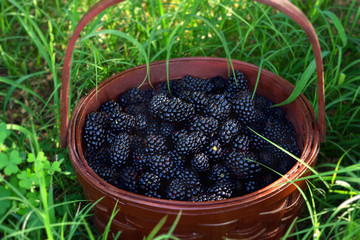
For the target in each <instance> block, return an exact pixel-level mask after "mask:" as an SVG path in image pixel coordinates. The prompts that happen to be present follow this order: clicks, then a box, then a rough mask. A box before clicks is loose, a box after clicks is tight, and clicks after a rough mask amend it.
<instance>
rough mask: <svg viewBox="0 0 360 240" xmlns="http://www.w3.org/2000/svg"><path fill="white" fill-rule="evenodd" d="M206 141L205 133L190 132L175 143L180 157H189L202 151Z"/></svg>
mask: <svg viewBox="0 0 360 240" xmlns="http://www.w3.org/2000/svg"><path fill="white" fill-rule="evenodd" d="M205 140H206V136H205V135H204V133H203V132H190V133H189V134H186V133H185V134H183V135H181V136H179V137H178V138H177V140H176V142H175V143H174V146H175V150H176V151H177V152H178V153H179V154H180V155H189V154H192V153H196V152H198V151H200V150H201V148H202V146H203V145H204V143H205Z"/></svg>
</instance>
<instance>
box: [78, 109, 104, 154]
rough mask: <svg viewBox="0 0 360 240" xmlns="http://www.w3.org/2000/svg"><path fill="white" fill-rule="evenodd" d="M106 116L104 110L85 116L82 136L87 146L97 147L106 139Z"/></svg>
mask: <svg viewBox="0 0 360 240" xmlns="http://www.w3.org/2000/svg"><path fill="white" fill-rule="evenodd" d="M106 127H107V116H106V114H105V113H104V112H93V113H89V114H88V115H87V116H86V121H85V126H84V128H83V130H84V133H83V138H84V140H85V144H86V146H87V147H88V148H94V149H98V148H100V147H101V146H102V145H103V143H104V142H105V140H106V132H107V131H106Z"/></svg>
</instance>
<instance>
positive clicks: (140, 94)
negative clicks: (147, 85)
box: [119, 88, 145, 107]
mask: <svg viewBox="0 0 360 240" xmlns="http://www.w3.org/2000/svg"><path fill="white" fill-rule="evenodd" d="M144 99H145V93H144V91H143V90H141V89H139V88H130V89H129V90H127V91H126V92H124V93H123V94H122V95H121V96H120V97H119V103H120V105H121V106H123V107H126V106H129V105H132V104H139V103H142V102H144Z"/></svg>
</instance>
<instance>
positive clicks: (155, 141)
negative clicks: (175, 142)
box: [145, 134, 167, 155]
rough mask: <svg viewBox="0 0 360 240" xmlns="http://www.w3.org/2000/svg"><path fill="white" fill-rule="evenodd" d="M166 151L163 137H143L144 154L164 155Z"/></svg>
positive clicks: (151, 135) (153, 135)
mask: <svg viewBox="0 0 360 240" xmlns="http://www.w3.org/2000/svg"><path fill="white" fill-rule="evenodd" d="M166 151H167V143H166V139H165V137H163V136H161V135H155V134H150V135H147V136H146V137H145V152H146V153H148V154H150V155H154V154H164V153H165V152H166Z"/></svg>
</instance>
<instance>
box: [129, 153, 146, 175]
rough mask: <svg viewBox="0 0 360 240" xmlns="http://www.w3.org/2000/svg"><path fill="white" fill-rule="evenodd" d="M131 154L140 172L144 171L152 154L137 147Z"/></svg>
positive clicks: (134, 164)
mask: <svg viewBox="0 0 360 240" xmlns="http://www.w3.org/2000/svg"><path fill="white" fill-rule="evenodd" d="M131 156H132V157H131V158H132V164H133V166H134V167H135V168H136V169H137V171H138V172H143V171H145V170H147V169H148V166H149V161H150V160H151V156H149V155H148V154H146V153H145V152H144V151H143V150H142V149H137V150H136V151H134V152H133V153H132V155H131Z"/></svg>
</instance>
